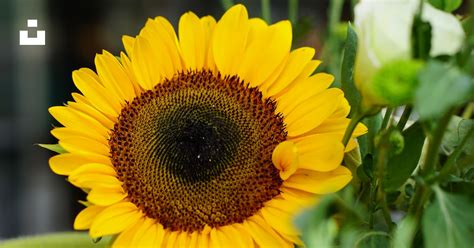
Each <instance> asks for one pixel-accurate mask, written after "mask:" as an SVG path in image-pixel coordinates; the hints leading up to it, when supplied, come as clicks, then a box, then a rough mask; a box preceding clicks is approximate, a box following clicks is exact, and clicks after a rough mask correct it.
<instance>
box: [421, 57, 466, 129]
mask: <svg viewBox="0 0 474 248" xmlns="http://www.w3.org/2000/svg"><path fill="white" fill-rule="evenodd" d="M473 93H474V86H473V82H472V81H471V79H470V78H469V76H467V75H466V74H464V73H463V72H461V71H460V70H459V69H458V68H456V67H452V66H449V65H447V64H444V63H441V62H437V61H434V60H433V61H429V62H428V63H427V65H426V67H425V68H423V69H422V70H421V71H420V74H419V87H418V89H417V90H416V93H415V109H416V110H417V112H418V113H419V115H420V119H422V120H426V119H431V118H439V117H440V116H441V115H443V114H444V113H445V112H446V111H447V110H448V109H450V108H452V107H456V106H459V105H461V104H463V103H465V102H466V101H467V100H468V99H469V98H470V97H471V96H472V95H473Z"/></svg>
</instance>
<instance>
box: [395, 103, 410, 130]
mask: <svg viewBox="0 0 474 248" xmlns="http://www.w3.org/2000/svg"><path fill="white" fill-rule="evenodd" d="M411 111H412V107H410V106H406V107H405V109H404V110H403V114H402V116H400V120H399V121H398V124H397V128H398V130H400V131H403V129H404V128H405V126H406V124H407V122H408V119H409V118H410V115H411Z"/></svg>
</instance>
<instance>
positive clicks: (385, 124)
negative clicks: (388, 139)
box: [380, 107, 393, 130]
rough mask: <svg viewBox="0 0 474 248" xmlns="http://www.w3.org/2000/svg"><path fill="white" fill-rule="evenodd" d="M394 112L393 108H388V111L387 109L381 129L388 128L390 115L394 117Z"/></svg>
mask: <svg viewBox="0 0 474 248" xmlns="http://www.w3.org/2000/svg"><path fill="white" fill-rule="evenodd" d="M392 112H393V108H390V107H389V108H387V111H385V115H384V116H383V120H382V126H381V127H380V130H385V129H386V128H387V126H388V123H389V122H390V117H392Z"/></svg>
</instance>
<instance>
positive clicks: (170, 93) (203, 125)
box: [109, 71, 286, 232]
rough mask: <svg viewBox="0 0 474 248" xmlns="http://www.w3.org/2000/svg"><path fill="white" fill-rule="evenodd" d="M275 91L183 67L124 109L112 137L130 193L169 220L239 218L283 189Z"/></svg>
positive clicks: (175, 226)
mask: <svg viewBox="0 0 474 248" xmlns="http://www.w3.org/2000/svg"><path fill="white" fill-rule="evenodd" d="M275 108H276V105H275V102H274V101H273V100H272V99H268V98H263V97H262V94H261V92H260V91H259V90H258V89H257V88H251V87H249V86H248V85H246V84H244V82H243V81H241V80H240V79H239V78H238V77H237V76H227V77H222V76H221V75H220V74H217V75H216V74H214V73H212V72H210V71H188V72H182V73H178V74H177V75H176V76H174V77H173V78H171V79H166V80H164V82H162V83H160V84H158V85H157V86H155V88H154V89H152V90H148V91H145V92H143V93H142V94H141V95H139V96H138V97H136V98H135V99H134V100H133V101H132V102H130V103H127V105H126V106H125V107H124V108H123V109H122V111H121V113H120V115H119V117H118V122H117V123H116V124H115V126H114V129H113V132H112V135H111V138H110V140H109V144H110V155H111V158H112V163H113V165H114V167H115V168H116V171H117V174H118V177H119V179H120V180H121V181H122V182H123V183H124V184H123V188H124V189H125V191H126V192H127V193H128V197H129V198H130V201H131V202H133V203H134V204H136V205H137V206H138V207H139V208H140V209H141V210H142V211H143V212H144V213H145V214H146V215H147V216H148V217H150V218H154V219H156V220H157V221H158V222H160V223H161V224H162V225H163V226H164V227H165V228H169V229H171V230H176V231H177V230H179V231H190V232H192V231H196V230H202V229H203V228H204V226H205V225H208V226H211V227H218V226H225V225H228V224H232V223H240V222H242V221H244V220H245V219H246V218H248V217H250V216H252V215H253V214H254V213H255V212H257V211H258V210H259V209H260V208H262V206H263V203H264V202H266V201H268V200H270V199H272V198H273V197H275V196H276V195H278V194H279V193H280V192H279V187H280V185H281V184H282V180H281V179H280V177H279V172H278V170H277V169H276V168H275V167H274V166H273V164H272V152H273V150H274V148H275V147H276V145H278V144H279V143H280V142H282V141H284V140H285V139H286V131H285V126H284V123H283V119H282V117H281V115H279V114H277V113H276V111H275Z"/></svg>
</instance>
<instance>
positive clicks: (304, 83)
mask: <svg viewBox="0 0 474 248" xmlns="http://www.w3.org/2000/svg"><path fill="white" fill-rule="evenodd" d="M333 81H334V76H332V75H330V74H326V73H317V74H315V75H313V76H311V77H309V78H305V79H301V80H297V81H296V82H295V83H294V84H292V85H291V86H290V87H289V89H288V91H286V92H285V93H284V94H282V95H281V96H280V97H277V111H278V112H280V113H283V114H284V115H287V114H289V113H290V112H291V111H292V110H293V109H294V108H295V107H296V106H297V105H298V104H300V103H301V102H304V101H306V100H308V99H309V98H311V97H313V96H315V95H317V94H319V93H321V92H322V91H324V90H325V89H327V88H328V87H329V85H331V83H332V82H333Z"/></svg>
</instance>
